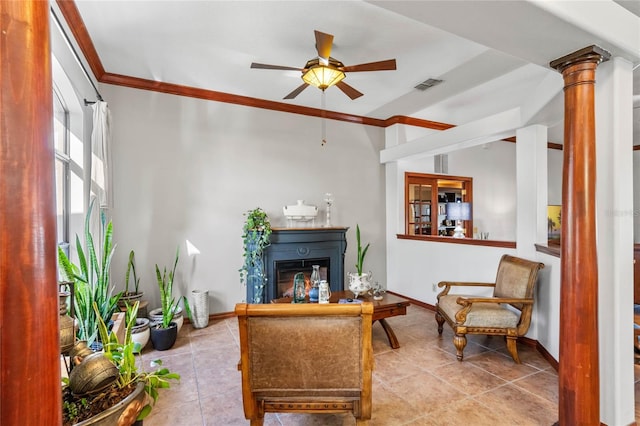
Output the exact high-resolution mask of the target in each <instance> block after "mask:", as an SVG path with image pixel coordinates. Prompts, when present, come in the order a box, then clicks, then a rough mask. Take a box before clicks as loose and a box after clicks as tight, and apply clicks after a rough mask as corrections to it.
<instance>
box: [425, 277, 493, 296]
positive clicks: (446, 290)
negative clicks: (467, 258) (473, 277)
mask: <svg viewBox="0 0 640 426" xmlns="http://www.w3.org/2000/svg"><path fill="white" fill-rule="evenodd" d="M465 286H466V287H495V286H496V284H495V283H477V282H460V281H440V282H439V283H438V287H444V290H442V291H441V292H440V293H438V295H437V296H436V297H437V298H438V301H440V297H442V296H444V295H447V294H449V290H451V287H465Z"/></svg>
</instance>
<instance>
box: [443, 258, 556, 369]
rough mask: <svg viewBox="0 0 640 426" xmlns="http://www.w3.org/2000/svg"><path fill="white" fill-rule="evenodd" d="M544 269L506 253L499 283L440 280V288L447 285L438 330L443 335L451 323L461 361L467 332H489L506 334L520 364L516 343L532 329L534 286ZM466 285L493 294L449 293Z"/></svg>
mask: <svg viewBox="0 0 640 426" xmlns="http://www.w3.org/2000/svg"><path fill="white" fill-rule="evenodd" d="M541 268H544V264H543V263H539V262H532V261H530V260H526V259H521V258H518V257H514V256H509V255H506V254H505V255H504V256H502V259H500V264H499V265H498V273H497V276H496V281H495V283H476V282H450V281H442V282H440V283H438V287H444V290H442V292H440V294H438V303H437V304H436V321H437V323H438V333H439V334H440V335H442V326H443V325H444V322H445V321H446V322H447V323H448V324H449V325H450V326H451V328H452V329H453V333H454V336H453V344H454V345H455V347H456V357H457V358H458V361H462V358H463V351H464V348H465V346H466V345H467V338H466V335H467V334H487V335H498V336H505V337H506V340H507V349H508V350H509V353H510V354H511V357H512V358H513V360H514V361H515V362H516V363H518V364H520V358H519V357H518V348H517V345H516V342H517V340H518V337H520V336H524V335H525V334H526V333H527V330H529V325H530V323H531V313H532V311H533V289H534V286H535V284H536V281H537V278H538V271H539V270H540V269H541ZM463 286H464V287H489V288H493V295H492V296H489V297H480V296H472V295H464V294H449V290H451V288H452V287H463Z"/></svg>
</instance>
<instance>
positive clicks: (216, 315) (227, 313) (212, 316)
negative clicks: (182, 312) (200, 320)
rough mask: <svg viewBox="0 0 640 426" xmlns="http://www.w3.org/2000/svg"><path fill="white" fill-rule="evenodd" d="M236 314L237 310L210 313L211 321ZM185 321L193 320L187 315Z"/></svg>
mask: <svg viewBox="0 0 640 426" xmlns="http://www.w3.org/2000/svg"><path fill="white" fill-rule="evenodd" d="M235 316H236V313H235V312H219V313H217V314H211V315H209V321H216V320H222V319H227V318H234V317H235ZM184 321H185V322H186V323H189V324H191V320H189V318H188V317H187V316H185V318H184Z"/></svg>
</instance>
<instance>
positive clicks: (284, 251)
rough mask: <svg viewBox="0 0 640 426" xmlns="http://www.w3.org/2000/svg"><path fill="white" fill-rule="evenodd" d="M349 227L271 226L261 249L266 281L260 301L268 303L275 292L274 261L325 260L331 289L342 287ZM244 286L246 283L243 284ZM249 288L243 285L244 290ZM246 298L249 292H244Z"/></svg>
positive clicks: (337, 289)
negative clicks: (327, 262)
mask: <svg viewBox="0 0 640 426" xmlns="http://www.w3.org/2000/svg"><path fill="white" fill-rule="evenodd" d="M348 229H349V228H342V227H330V228H273V232H272V233H271V236H270V242H271V244H270V245H269V246H268V247H267V248H266V249H265V255H264V267H265V273H266V275H267V284H266V288H265V294H264V303H271V300H272V299H275V298H276V297H278V296H277V295H276V291H277V289H276V286H277V283H276V281H277V280H276V266H277V263H278V262H283V261H292V260H293V261H297V260H306V259H324V258H327V259H329V276H328V277H327V278H328V281H329V286H330V287H331V291H342V290H344V254H345V252H346V250H347V239H346V232H347V230H348ZM247 287H248V286H247ZM248 290H249V289H248V288H247V291H248ZM247 300H251V299H249V294H247Z"/></svg>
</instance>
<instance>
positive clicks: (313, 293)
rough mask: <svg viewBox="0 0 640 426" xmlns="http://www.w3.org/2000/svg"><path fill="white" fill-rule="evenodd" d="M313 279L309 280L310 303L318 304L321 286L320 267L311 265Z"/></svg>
mask: <svg viewBox="0 0 640 426" xmlns="http://www.w3.org/2000/svg"><path fill="white" fill-rule="evenodd" d="M311 267H312V268H313V270H312V271H311V277H310V279H309V281H310V284H311V288H310V289H309V302H311V303H318V286H319V284H320V265H311Z"/></svg>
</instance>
